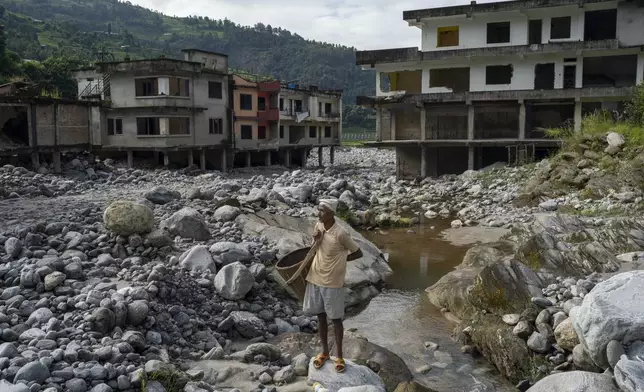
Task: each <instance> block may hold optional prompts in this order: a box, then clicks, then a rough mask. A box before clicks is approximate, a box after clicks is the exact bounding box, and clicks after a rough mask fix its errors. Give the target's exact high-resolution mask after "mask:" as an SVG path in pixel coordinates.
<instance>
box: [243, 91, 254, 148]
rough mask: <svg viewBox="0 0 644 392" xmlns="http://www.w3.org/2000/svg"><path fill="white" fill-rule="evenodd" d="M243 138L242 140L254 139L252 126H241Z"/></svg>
mask: <svg viewBox="0 0 644 392" xmlns="http://www.w3.org/2000/svg"><path fill="white" fill-rule="evenodd" d="M249 96H250V95H249ZM241 138H242V139H252V138H253V126H252V125H242V126H241Z"/></svg>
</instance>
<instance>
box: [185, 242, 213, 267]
mask: <svg viewBox="0 0 644 392" xmlns="http://www.w3.org/2000/svg"><path fill="white" fill-rule="evenodd" d="M179 264H180V265H181V267H183V268H185V269H187V270H190V271H193V272H203V271H211V272H217V265H215V260H213V258H212V256H211V255H210V252H208V247H206V246H204V245H197V246H194V247H192V248H191V249H189V250H187V251H185V252H184V253H183V254H182V255H181V256H179Z"/></svg>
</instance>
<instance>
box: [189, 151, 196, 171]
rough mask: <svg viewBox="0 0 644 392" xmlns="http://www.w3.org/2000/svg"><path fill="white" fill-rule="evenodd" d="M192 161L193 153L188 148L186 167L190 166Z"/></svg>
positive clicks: (193, 158)
mask: <svg viewBox="0 0 644 392" xmlns="http://www.w3.org/2000/svg"><path fill="white" fill-rule="evenodd" d="M194 162H195V157H194V154H193V153H192V150H188V167H190V166H192V165H193V164H194Z"/></svg>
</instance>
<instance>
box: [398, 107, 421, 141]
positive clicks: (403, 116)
mask: <svg viewBox="0 0 644 392" xmlns="http://www.w3.org/2000/svg"><path fill="white" fill-rule="evenodd" d="M395 123H396V140H418V139H420V137H421V130H420V110H419V109H416V108H404V109H396V110H395Z"/></svg>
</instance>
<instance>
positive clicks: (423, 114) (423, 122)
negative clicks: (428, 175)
mask: <svg viewBox="0 0 644 392" xmlns="http://www.w3.org/2000/svg"><path fill="white" fill-rule="evenodd" d="M425 139H427V111H426V110H425V106H424V105H423V108H422V109H420V140H425ZM423 177H425V176H423Z"/></svg>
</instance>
